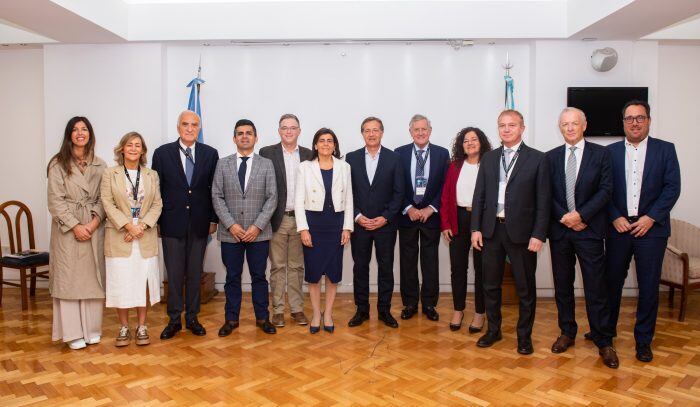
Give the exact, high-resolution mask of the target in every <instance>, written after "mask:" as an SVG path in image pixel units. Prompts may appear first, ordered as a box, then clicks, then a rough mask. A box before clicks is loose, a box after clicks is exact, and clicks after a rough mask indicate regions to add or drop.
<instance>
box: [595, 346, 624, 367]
mask: <svg viewBox="0 0 700 407" xmlns="http://www.w3.org/2000/svg"><path fill="white" fill-rule="evenodd" d="M598 354H599V355H600V356H601V357H602V358H603V364H604V365H605V366H607V367H609V368H611V369H617V368H618V367H620V360H619V359H618V358H617V352H615V348H613V347H612V346H605V347H603V348H600V349H599V350H598Z"/></svg>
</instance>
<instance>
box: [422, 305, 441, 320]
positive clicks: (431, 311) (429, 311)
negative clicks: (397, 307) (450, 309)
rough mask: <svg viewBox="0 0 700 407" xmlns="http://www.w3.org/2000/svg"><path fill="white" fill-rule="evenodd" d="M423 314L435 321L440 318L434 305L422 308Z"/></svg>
mask: <svg viewBox="0 0 700 407" xmlns="http://www.w3.org/2000/svg"><path fill="white" fill-rule="evenodd" d="M423 315H425V316H426V317H427V318H428V319H429V320H431V321H437V320H439V319H440V314H438V312H437V311H436V310H435V307H426V308H423Z"/></svg>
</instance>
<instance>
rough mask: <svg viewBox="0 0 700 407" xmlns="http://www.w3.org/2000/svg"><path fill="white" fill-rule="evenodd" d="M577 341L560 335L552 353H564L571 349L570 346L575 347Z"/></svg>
mask: <svg viewBox="0 0 700 407" xmlns="http://www.w3.org/2000/svg"><path fill="white" fill-rule="evenodd" d="M574 343H576V341H575V340H574V339H573V338H569V337H568V336H566V335H559V337H558V338H557V340H556V341H555V342H554V344H553V345H552V353H563V352H566V350H567V349H569V346H574Z"/></svg>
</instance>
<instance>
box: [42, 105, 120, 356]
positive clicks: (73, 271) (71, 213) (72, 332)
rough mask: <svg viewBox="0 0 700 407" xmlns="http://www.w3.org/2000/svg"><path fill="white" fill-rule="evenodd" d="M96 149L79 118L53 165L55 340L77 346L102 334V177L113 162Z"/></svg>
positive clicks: (51, 276) (71, 123)
mask: <svg viewBox="0 0 700 407" xmlns="http://www.w3.org/2000/svg"><path fill="white" fill-rule="evenodd" d="M94 152H95V135H94V132H93V130H92V125H91V124H90V121H88V119H87V118H85V117H74V118H72V119H70V120H69V121H68V124H67V125H66V129H65V132H64V136H63V142H62V144H61V149H60V150H59V152H58V153H56V155H54V156H53V158H51V160H50V161H49V165H48V168H47V173H48V207H49V212H50V213H51V243H50V251H51V257H50V263H49V291H50V293H51V296H52V297H53V333H52V340H54V341H57V340H62V341H63V342H67V343H68V345H69V346H70V348H71V349H81V348H84V347H85V346H86V344H95V343H99V342H100V338H101V336H102V309H103V303H104V298H105V288H104V286H105V284H104V281H105V277H104V274H105V267H104V254H103V253H104V222H103V220H104V218H105V213H104V210H103V208H102V203H101V201H100V181H101V179H102V173H103V172H104V170H105V168H106V167H107V165H106V164H105V162H104V161H103V160H102V159H100V158H99V157H96V156H95V154H94Z"/></svg>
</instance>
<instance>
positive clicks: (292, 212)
mask: <svg viewBox="0 0 700 407" xmlns="http://www.w3.org/2000/svg"><path fill="white" fill-rule="evenodd" d="M284 214H285V215H286V216H291V217H292V218H293V217H294V211H284Z"/></svg>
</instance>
